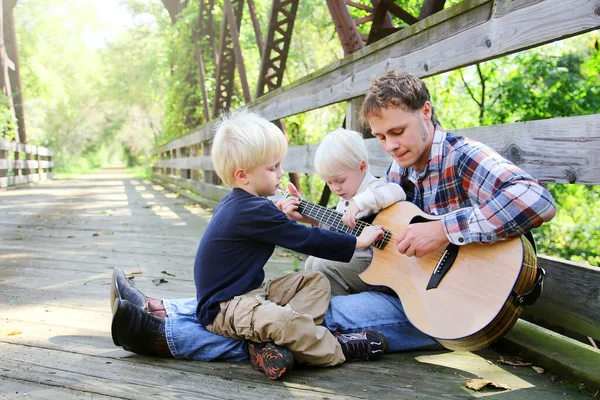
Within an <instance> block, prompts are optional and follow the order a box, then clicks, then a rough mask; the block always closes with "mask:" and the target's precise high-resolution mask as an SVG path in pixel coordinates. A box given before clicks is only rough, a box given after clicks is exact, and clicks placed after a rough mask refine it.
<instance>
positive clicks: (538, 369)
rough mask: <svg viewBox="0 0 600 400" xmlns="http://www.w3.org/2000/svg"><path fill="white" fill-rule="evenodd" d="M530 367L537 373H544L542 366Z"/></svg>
mask: <svg viewBox="0 0 600 400" xmlns="http://www.w3.org/2000/svg"><path fill="white" fill-rule="evenodd" d="M531 369H532V370H534V371H535V372H537V373H538V374H543V373H544V368H541V367H535V366H532V367H531Z"/></svg>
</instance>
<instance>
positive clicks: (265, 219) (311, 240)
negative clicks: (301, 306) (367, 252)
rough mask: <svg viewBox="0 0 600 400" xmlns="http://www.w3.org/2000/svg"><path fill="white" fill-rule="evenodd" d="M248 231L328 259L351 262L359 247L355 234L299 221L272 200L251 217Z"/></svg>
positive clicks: (255, 237)
mask: <svg viewBox="0 0 600 400" xmlns="http://www.w3.org/2000/svg"><path fill="white" fill-rule="evenodd" d="M245 231H246V232H247V234H248V235H249V236H250V237H252V238H254V239H257V240H260V241H263V242H266V243H270V244H274V245H276V246H281V247H285V248H287V249H290V250H294V251H298V252H300V253H304V254H309V255H312V256H315V257H319V258H325V259H327V260H333V261H341V262H348V261H350V260H351V259H352V255H353V254H354V251H355V250H356V237H354V236H352V235H349V234H346V233H342V232H334V231H330V230H327V229H321V228H317V227H314V226H311V227H308V226H305V225H302V224H299V223H298V222H296V221H295V220H293V219H289V218H288V217H287V216H286V215H285V214H284V213H283V212H282V211H280V210H279V209H278V208H277V207H275V206H274V205H273V204H270V203H265V205H263V206H261V207H260V208H259V209H258V210H256V212H254V213H253V215H252V216H250V217H249V218H248V223H247V226H246V227H245Z"/></svg>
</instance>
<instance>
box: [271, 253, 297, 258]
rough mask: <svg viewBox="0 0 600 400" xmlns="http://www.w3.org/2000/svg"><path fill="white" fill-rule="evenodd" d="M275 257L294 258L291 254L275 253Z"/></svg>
mask: <svg viewBox="0 0 600 400" xmlns="http://www.w3.org/2000/svg"><path fill="white" fill-rule="evenodd" d="M275 255H276V256H277V257H294V255H293V254H285V253H275Z"/></svg>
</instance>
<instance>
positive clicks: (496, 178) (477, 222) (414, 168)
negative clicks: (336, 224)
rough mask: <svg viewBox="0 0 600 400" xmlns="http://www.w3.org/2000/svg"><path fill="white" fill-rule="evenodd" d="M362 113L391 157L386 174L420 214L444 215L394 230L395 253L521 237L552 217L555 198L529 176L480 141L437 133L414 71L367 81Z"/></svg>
mask: <svg viewBox="0 0 600 400" xmlns="http://www.w3.org/2000/svg"><path fill="white" fill-rule="evenodd" d="M362 116H363V118H364V120H365V121H367V122H368V124H369V126H370V127H371V132H372V134H373V136H375V137H376V138H377V140H378V141H379V144H381V146H382V147H383V148H384V149H385V150H386V151H387V152H388V153H389V154H390V155H391V156H392V158H393V162H392V165H391V166H390V168H389V169H388V172H387V179H388V180H389V181H390V182H395V183H398V184H399V185H400V186H402V188H403V189H404V190H405V192H406V194H407V200H408V201H410V202H412V203H414V204H416V205H417V206H418V207H419V208H420V209H422V210H423V211H425V212H426V213H428V214H431V215H443V217H442V218H441V220H439V221H432V222H427V223H420V224H411V225H410V226H408V227H407V228H406V229H405V230H404V231H403V232H401V233H399V235H398V238H397V240H396V243H397V248H398V251H399V252H400V253H402V254H405V255H407V256H415V257H423V256H424V255H426V254H429V253H431V252H432V251H434V250H435V249H437V248H439V247H440V246H442V245H444V244H447V243H453V244H456V245H459V246H460V245H464V244H468V243H472V242H482V243H486V242H493V241H496V240H499V239H503V238H507V237H514V236H520V235H523V234H525V233H527V232H529V231H530V230H531V229H532V228H536V227H538V226H540V225H541V224H542V223H543V222H546V221H549V220H550V219H552V218H553V217H554V215H555V213H556V206H555V205H554V200H553V198H552V196H551V195H550V193H548V191H547V190H546V189H545V188H544V186H542V184H541V183H540V182H538V181H537V180H536V179H535V178H533V177H532V176H531V175H529V174H527V173H526V172H524V171H523V170H521V169H520V168H519V167H517V166H515V165H514V164H513V163H511V162H510V161H508V160H506V159H504V158H503V157H502V156H501V155H499V154H498V153H496V152H495V151H494V150H492V149H491V148H489V147H487V146H485V145H484V144H482V143H478V142H475V141H473V140H470V139H467V138H464V137H459V136H454V135H452V134H450V133H446V132H444V130H443V129H442V127H441V126H440V125H439V123H438V121H437V118H436V116H435V113H434V110H433V106H432V105H431V100H430V96H429V91H428V90H427V86H425V83H424V82H423V81H422V80H421V79H419V78H418V77H416V76H414V75H411V74H409V73H406V72H400V71H390V72H388V73H387V74H386V75H385V76H383V77H381V78H379V79H376V80H374V81H373V82H372V83H371V86H370V88H369V90H368V91H367V94H366V97H365V101H364V104H363V113H362Z"/></svg>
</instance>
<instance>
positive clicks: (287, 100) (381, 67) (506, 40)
mask: <svg viewBox="0 0 600 400" xmlns="http://www.w3.org/2000/svg"><path fill="white" fill-rule="evenodd" d="M463 3H464V4H463ZM494 4H495V8H494V9H493V10H492V8H491V7H492V5H494ZM459 5H460V7H458V6H459ZM459 5H457V6H454V7H450V8H448V9H445V10H443V11H441V12H439V13H437V14H435V15H436V16H438V15H439V16H438V17H437V18H438V20H443V22H442V23H438V24H436V25H435V26H431V24H432V23H435V22H433V21H429V19H425V20H423V21H420V22H418V23H416V24H414V25H412V26H411V27H410V28H408V29H403V30H401V31H400V32H398V33H395V34H392V35H390V36H389V37H388V38H385V39H383V40H381V41H380V42H377V43H375V44H374V45H373V46H367V47H366V48H364V49H361V50H359V51H357V52H356V53H354V54H352V55H350V56H349V57H345V58H344V59H343V60H341V61H339V63H334V64H332V65H330V66H329V67H326V68H325V69H323V70H319V71H317V72H315V73H313V74H311V75H309V76H307V77H306V78H304V79H301V80H299V81H296V82H294V83H293V84H291V85H288V86H286V87H283V88H281V89H278V90H275V91H273V92H271V93H268V94H266V95H265V96H263V97H261V98H258V99H256V100H255V101H254V102H253V103H251V104H250V106H249V108H250V109H251V110H252V111H255V112H258V113H259V114H261V115H263V116H264V117H265V118H267V119H269V120H275V119H278V118H283V117H286V116H289V115H294V114H298V113H301V112H306V111H309V110H312V109H315V108H319V107H323V106H326V105H329V104H333V103H337V102H340V101H343V100H348V99H350V98H353V97H357V96H360V95H362V94H364V93H365V92H366V90H367V88H368V86H369V84H370V81H371V79H372V78H373V76H375V75H380V74H382V73H383V72H384V71H386V70H387V69H389V68H403V69H405V70H407V71H409V72H412V73H414V74H416V75H418V76H421V77H424V76H431V75H436V74H439V73H441V72H445V71H449V70H453V69H456V68H459V67H463V66H466V65H471V64H474V63H477V62H481V61H485V60H489V59H493V58H497V57H500V56H503V55H506V54H510V53H514V52H517V51H521V50H524V49H527V48H531V47H535V46H538V45H541V44H544V43H548V42H551V41H553V40H557V39H563V38H566V37H570V36H574V35H577V34H581V33H584V32H587V31H590V30H592V29H596V28H597V27H598V26H600V15H598V14H597V13H596V9H597V7H598V6H599V3H598V0H577V1H571V2H564V1H561V0H546V1H539V2H530V1H527V0H522V1H511V2H504V1H497V2H496V3H493V2H491V1H489V2H481V1H465V2H461V3H459ZM490 11H491V13H490ZM565 15H568V16H569V18H565V17H564V16H565ZM459 21H460V22H459ZM436 22H437V21H436ZM465 26H466V27H467V28H465Z"/></svg>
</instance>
